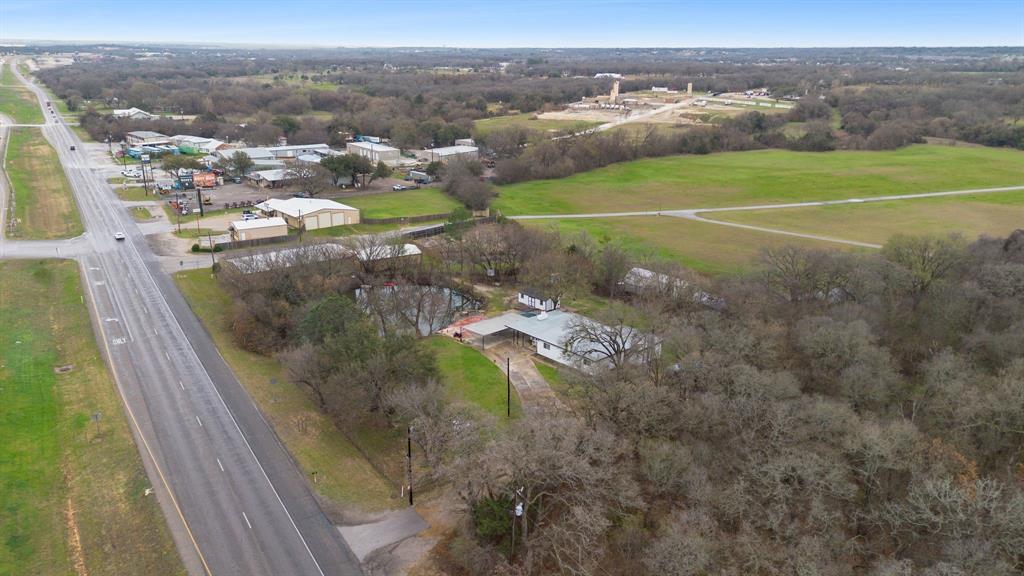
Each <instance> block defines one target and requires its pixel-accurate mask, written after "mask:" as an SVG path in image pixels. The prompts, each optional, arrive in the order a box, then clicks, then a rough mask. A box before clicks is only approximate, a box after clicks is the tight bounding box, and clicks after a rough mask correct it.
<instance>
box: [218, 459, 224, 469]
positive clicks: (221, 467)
mask: <svg viewBox="0 0 1024 576" xmlns="http://www.w3.org/2000/svg"><path fill="white" fill-rule="evenodd" d="M217 466H220V471H221V472H223V471H224V465H223V464H221V463H220V458H217Z"/></svg>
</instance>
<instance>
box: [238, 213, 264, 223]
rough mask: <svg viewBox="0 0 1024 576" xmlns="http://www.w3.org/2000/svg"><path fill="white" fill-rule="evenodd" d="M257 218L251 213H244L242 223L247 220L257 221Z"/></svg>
mask: <svg viewBox="0 0 1024 576" xmlns="http://www.w3.org/2000/svg"><path fill="white" fill-rule="evenodd" d="M259 218H260V217H259V216H257V215H255V214H253V213H252V212H246V213H245V214H242V221H244V222H248V221H249V220H259Z"/></svg>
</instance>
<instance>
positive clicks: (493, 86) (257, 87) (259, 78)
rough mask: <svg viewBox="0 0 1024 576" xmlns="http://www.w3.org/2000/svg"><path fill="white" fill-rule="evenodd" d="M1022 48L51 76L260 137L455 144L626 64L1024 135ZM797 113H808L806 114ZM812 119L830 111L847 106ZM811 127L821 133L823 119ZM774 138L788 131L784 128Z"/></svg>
mask: <svg viewBox="0 0 1024 576" xmlns="http://www.w3.org/2000/svg"><path fill="white" fill-rule="evenodd" d="M1015 52H1019V50H1014V49H947V50H945V51H943V50H941V49H863V50H856V49H850V50H840V49H836V50H788V51H787V50H760V51H758V50H708V51H682V50H681V51H645V50H618V51H615V50H572V51H561V52H559V53H547V52H537V51H529V50H494V51H487V50H469V51H445V50H440V49H439V50H428V51H421V52H414V51H402V50H396V51H386V50H369V49H368V50H341V51H333V52H332V51H317V50H310V51H276V52H272V51H238V52H237V53H230V52H229V53H227V54H225V53H222V52H220V51H218V52H216V53H214V52H206V51H191V52H188V53H177V52H174V51H172V50H171V51H168V56H167V57H166V58H163V59H150V60H137V59H133V58H131V57H130V56H129V55H128V53H126V51H125V50H124V49H123V48H121V49H119V50H115V51H112V52H111V57H108V58H106V59H102V60H99V61H90V62H79V63H76V64H74V65H72V66H68V67H62V68H54V69H49V70H42V71H40V72H39V76H40V78H41V79H43V80H44V81H45V82H46V83H47V85H48V86H49V87H50V88H51V89H52V90H53V91H54V92H55V93H56V94H57V95H58V97H60V98H63V99H65V100H66V101H67V102H68V104H69V105H70V106H71V107H72V108H73V109H75V108H78V107H82V106H84V104H83V103H84V102H86V101H88V102H90V103H91V104H94V105H95V104H100V103H101V104H104V105H108V106H112V107H120V108H126V107H129V106H137V107H140V108H143V109H146V110H149V111H152V112H158V113H167V114H190V115H198V116H199V117H200V118H199V119H197V120H196V121H194V122H192V124H191V125H178V126H177V127H178V128H179V130H178V131H188V132H190V133H199V134H201V135H203V136H208V137H216V138H220V139H222V140H228V141H235V140H240V139H245V140H246V141H247V142H251V143H254V144H265V143H273V142H276V140H277V138H278V137H280V136H286V137H288V138H289V140H290V141H293V142H295V143H311V142H337V141H339V140H338V139H339V138H340V137H341V135H342V134H341V133H344V132H353V133H362V134H373V135H378V136H384V137H389V138H391V139H392V140H393V141H394V142H395V143H396V144H398V145H399V146H401V147H407V148H413V147H422V146H430V145H447V144H451V143H452V142H453V141H454V140H455V139H457V138H464V137H467V136H469V135H470V134H471V133H472V122H473V121H474V120H476V119H479V118H483V117H487V116H489V115H492V114H502V113H506V112H507V111H509V110H519V111H525V112H532V111H537V110H544V109H549V108H553V107H558V106H561V105H564V104H566V103H568V102H571V101H574V100H578V99H580V98H582V97H586V96H593V95H595V94H600V93H606V92H607V90H608V89H609V87H610V85H611V80H610V79H607V78H594V77H593V75H594V74H595V73H598V72H608V71H616V72H619V73H622V74H625V75H627V77H626V78H625V79H624V80H623V89H624V90H634V89H647V88H649V87H650V86H651V85H668V86H671V87H675V88H680V89H682V88H685V86H686V84H687V83H691V82H692V83H693V85H694V89H695V90H697V91H698V92H703V91H713V92H719V91H743V90H747V89H754V88H762V87H768V88H770V89H771V90H772V92H773V94H774V95H776V96H787V95H791V96H799V97H801V98H803V102H805V103H808V105H807V108H808V109H813V108H815V105H816V104H817V102H816V101H815V99H816V98H818V97H824V98H826V100H825V103H827V104H828V105H830V106H831V107H832V109H833V110H834V111H835V112H836V114H837V115H838V118H840V119H841V130H840V131H839V132H838V133H834V134H833V138H835V139H836V141H837V143H836V146H838V147H843V148H853V149H856V148H874V149H882V148H889V147H894V146H898V145H903V144H906V143H908V142H913V141H916V140H918V139H919V138H921V137H923V136H936V137H944V138H957V139H961V140H966V141H969V142H976V143H980V144H985V145H992V146H1011V147H1018V148H1019V147H1021V146H1024V136H1022V134H1024V127H1022V125H1021V123H1020V120H1021V116H1022V114H1024V108H1022V104H1021V102H1022V101H1024V71H1022V69H1021V65H1020V61H1021V60H1020V58H1013V57H1007V55H1008V54H1013V53H1015ZM115 56H116V57H115ZM296 81H303V82H304V81H310V82H313V83H314V84H306V85H303V86H300V85H298V84H295V83H294V82H296ZM812 102H813V103H812ZM795 112H796V111H795ZM793 119H794V120H796V121H802V120H801V115H800V114H799V113H796V114H795V115H794V117H793ZM812 120H813V121H815V122H819V121H820V122H828V121H830V120H831V115H830V116H827V117H821V116H818V117H814V118H812ZM101 124H102V125H101ZM83 125H84V126H85V127H86V129H88V130H90V133H91V134H92V135H93V136H94V137H99V138H102V137H105V136H106V134H107V133H108V132H109V133H111V134H112V135H113V136H114V137H115V138H119V137H120V135H121V134H122V133H123V131H124V130H125V129H126V127H127V126H128V125H129V123H124V122H103V123H98V122H97V119H96V118H94V117H90V118H87V119H86V120H85V122H84V123H83ZM883 128H884V129H883ZM880 129H881V130H880ZM810 130H811V131H812V132H815V136H818V135H820V134H819V133H820V132H821V131H822V130H821V125H815V126H814V127H812V128H810ZM879 130H880V131H879ZM876 131H879V133H878V134H875V132H876ZM761 140H762V142H765V143H768V145H787V142H786V141H783V140H782V139H781V138H780V133H778V132H774V133H772V134H771V135H770V137H763V138H762V139H761ZM808 140H809V141H808V142H805V143H802V144H792V145H793V146H794V147H796V148H798V149H812V148H813V147H814V146H820V145H821V142H820V138H819V139H817V140H815V138H814V137H812V138H809V139H808Z"/></svg>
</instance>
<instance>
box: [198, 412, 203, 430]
mask: <svg viewBox="0 0 1024 576" xmlns="http://www.w3.org/2000/svg"><path fill="white" fill-rule="evenodd" d="M196 422H199V427H200V428H202V426H203V421H202V420H200V419H199V416H198V415H197V416H196Z"/></svg>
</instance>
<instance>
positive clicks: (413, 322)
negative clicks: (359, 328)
mask: <svg viewBox="0 0 1024 576" xmlns="http://www.w3.org/2000/svg"><path fill="white" fill-rule="evenodd" d="M355 297H356V302H358V303H359V305H360V306H362V307H363V309H364V310H366V312H367V313H368V314H369V315H370V316H371V317H372V318H374V319H376V320H377V321H378V323H379V324H380V325H381V328H382V329H383V330H384V331H387V332H390V331H399V332H400V331H405V330H416V331H417V332H418V333H419V335H420V336H429V335H430V334H433V333H434V332H436V331H437V330H440V329H441V328H444V327H445V326H448V325H449V324H451V323H452V321H454V320H455V318H456V316H457V315H458V314H460V313H463V312H471V311H475V310H480V308H481V303H480V301H478V300H475V299H473V298H471V297H469V296H467V295H465V294H462V293H461V292H458V291H456V290H452V289H450V288H445V287H441V286H420V285H416V284H390V285H384V286H373V287H370V286H364V287H362V288H356V290H355Z"/></svg>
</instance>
